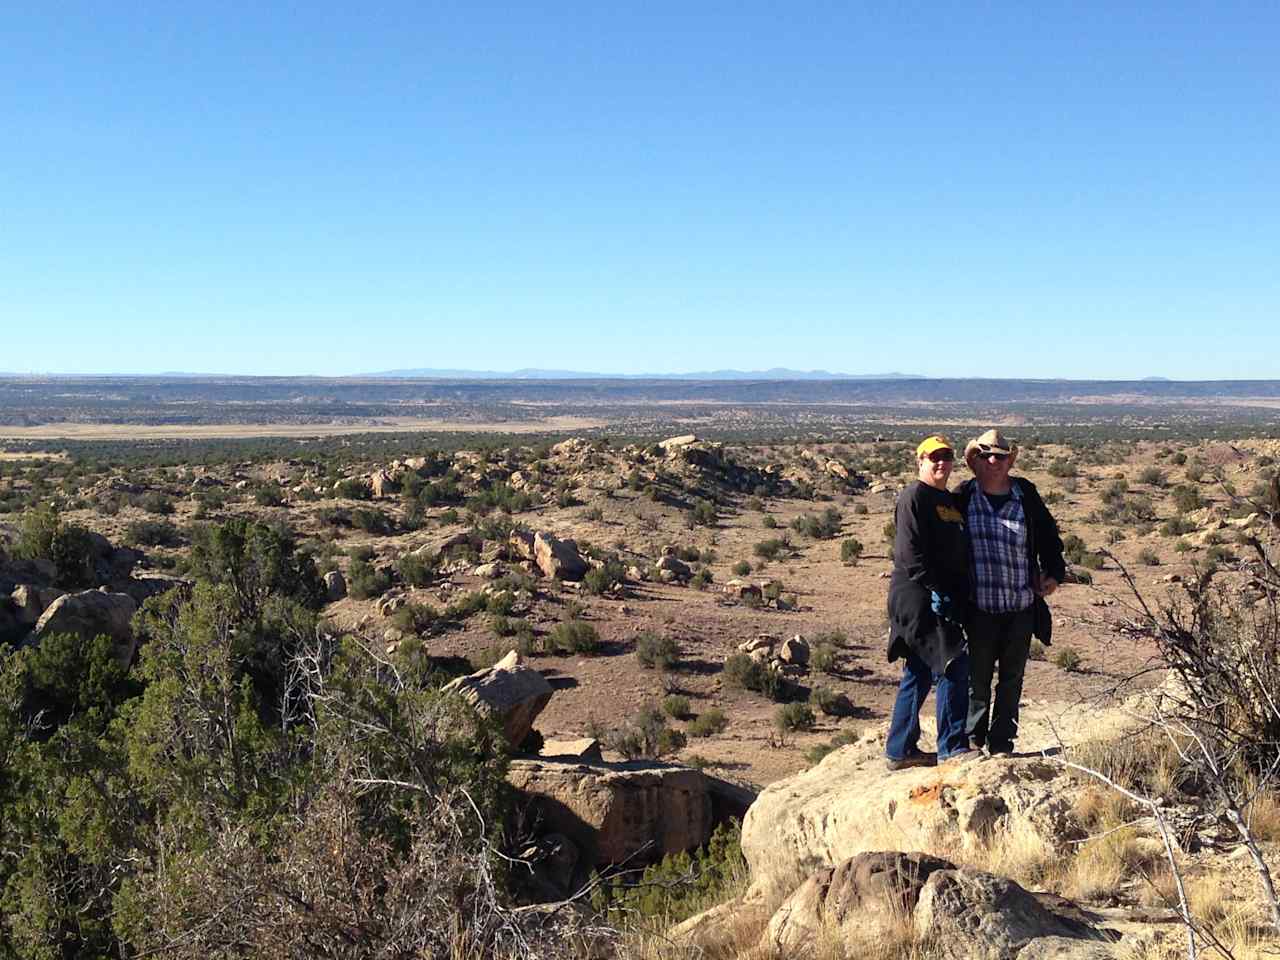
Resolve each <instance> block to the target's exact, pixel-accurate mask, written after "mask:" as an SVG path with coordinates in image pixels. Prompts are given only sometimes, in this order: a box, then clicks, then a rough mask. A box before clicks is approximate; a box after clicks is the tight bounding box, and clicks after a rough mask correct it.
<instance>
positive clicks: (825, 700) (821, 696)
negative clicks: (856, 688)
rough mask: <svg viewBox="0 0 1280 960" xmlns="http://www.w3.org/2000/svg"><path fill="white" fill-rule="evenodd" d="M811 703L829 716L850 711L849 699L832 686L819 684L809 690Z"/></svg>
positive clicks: (840, 714)
mask: <svg viewBox="0 0 1280 960" xmlns="http://www.w3.org/2000/svg"><path fill="white" fill-rule="evenodd" d="M809 703H810V704H811V705H813V706H814V707H817V708H818V710H820V711H821V712H822V713H824V714H826V715H827V716H828V717H839V716H843V715H844V714H846V713H847V712H848V707H849V704H848V700H847V698H845V697H843V696H841V695H840V694H839V693H837V692H836V691H835V690H832V689H831V688H830V687H824V686H823V685H822V684H818V685H817V686H815V687H814V688H813V689H812V690H810V691H809Z"/></svg>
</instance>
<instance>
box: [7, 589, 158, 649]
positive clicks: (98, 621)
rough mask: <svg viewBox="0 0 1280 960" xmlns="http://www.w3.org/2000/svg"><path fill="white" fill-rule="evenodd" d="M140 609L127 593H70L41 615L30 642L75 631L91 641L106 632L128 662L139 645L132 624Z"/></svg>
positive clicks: (57, 600)
mask: <svg viewBox="0 0 1280 960" xmlns="http://www.w3.org/2000/svg"><path fill="white" fill-rule="evenodd" d="M137 610H138V605H137V603H135V602H134V600H133V598H132V597H131V596H129V595H128V594H127V593H102V592H100V591H98V590H85V591H84V592H82V593H68V594H65V595H64V596H61V597H58V599H56V600H54V601H53V603H51V604H50V605H49V608H48V609H47V610H45V612H44V613H42V614H41V615H40V619H39V620H38V621H37V622H36V626H35V629H34V630H33V631H32V632H31V636H30V638H29V640H28V642H29V643H34V644H38V643H39V642H40V640H41V639H42V638H43V637H47V636H50V635H52V634H57V633H73V634H76V635H78V636H79V637H80V638H81V639H82V640H84V641H85V642H86V643H87V642H88V641H90V640H92V639H93V638H94V637H96V636H98V635H99V634H106V635H107V636H109V637H111V639H112V640H114V641H115V642H116V643H115V653H116V657H117V659H118V660H119V661H120V662H121V663H122V664H124V665H125V666H128V665H129V664H130V663H132V662H133V654H134V651H135V649H136V647H137V642H136V641H135V640H134V637H133V630H132V628H131V626H130V621H131V620H132V619H133V615H134V614H135V613H136V612H137Z"/></svg>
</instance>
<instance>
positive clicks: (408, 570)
mask: <svg viewBox="0 0 1280 960" xmlns="http://www.w3.org/2000/svg"><path fill="white" fill-rule="evenodd" d="M396 573H398V574H400V579H401V580H403V581H404V582H405V583H407V584H409V585H410V586H412V587H425V586H426V585H427V584H429V583H430V582H431V581H432V580H433V579H434V573H435V570H434V568H433V567H432V565H431V561H430V560H427V559H426V558H425V557H423V556H421V555H420V554H416V553H406V554H405V555H404V556H402V557H401V558H400V559H399V560H397V561H396Z"/></svg>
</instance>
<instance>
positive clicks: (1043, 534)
mask: <svg viewBox="0 0 1280 960" xmlns="http://www.w3.org/2000/svg"><path fill="white" fill-rule="evenodd" d="M1023 482H1024V483H1025V484H1026V492H1027V493H1029V496H1028V497H1027V502H1028V503H1029V504H1030V506H1031V511H1032V514H1031V521H1032V523H1034V524H1035V525H1036V561H1037V562H1038V563H1039V564H1040V573H1041V575H1042V576H1044V577H1048V578H1050V579H1052V580H1053V581H1054V584H1053V586H1054V588H1056V587H1057V585H1058V584H1059V583H1062V581H1063V580H1065V579H1066V576H1067V564H1066V561H1065V560H1064V559H1063V557H1062V549H1063V548H1062V536H1061V535H1060V534H1059V532H1058V521H1056V520H1054V519H1053V514H1051V513H1050V512H1049V507H1048V506H1047V505H1046V504H1045V502H1044V499H1043V498H1042V497H1041V496H1040V492H1039V491H1038V490H1036V488H1035V486H1034V485H1033V484H1031V483H1030V482H1029V481H1023ZM1052 592H1053V589H1052V588H1051V589H1049V590H1046V591H1045V595H1046V596H1048V594H1050V593H1052Z"/></svg>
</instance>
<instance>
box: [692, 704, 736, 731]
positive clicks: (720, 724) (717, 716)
mask: <svg viewBox="0 0 1280 960" xmlns="http://www.w3.org/2000/svg"><path fill="white" fill-rule="evenodd" d="M728 726H729V718H728V717H726V716H725V714H724V711H723V710H721V709H720V708H719V707H708V708H707V709H706V710H703V711H702V712H701V713H699V714H698V715H697V716H696V717H694V718H693V719H692V720H690V721H689V724H688V726H687V727H685V730H686V732H687V733H688V734H689V736H691V737H711V736H715V735H716V734H717V733H724V731H725V729H726V728H727V727H728Z"/></svg>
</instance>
